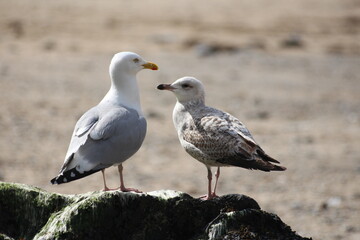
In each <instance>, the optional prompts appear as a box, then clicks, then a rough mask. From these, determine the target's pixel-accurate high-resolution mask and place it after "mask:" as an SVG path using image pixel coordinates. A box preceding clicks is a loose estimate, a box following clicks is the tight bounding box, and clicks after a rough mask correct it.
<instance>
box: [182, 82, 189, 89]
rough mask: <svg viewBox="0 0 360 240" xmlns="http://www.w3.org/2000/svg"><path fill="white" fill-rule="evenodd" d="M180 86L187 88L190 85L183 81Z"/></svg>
mask: <svg viewBox="0 0 360 240" xmlns="http://www.w3.org/2000/svg"><path fill="white" fill-rule="evenodd" d="M181 87H182V88H189V87H190V85H189V84H187V83H184V84H182V85H181Z"/></svg>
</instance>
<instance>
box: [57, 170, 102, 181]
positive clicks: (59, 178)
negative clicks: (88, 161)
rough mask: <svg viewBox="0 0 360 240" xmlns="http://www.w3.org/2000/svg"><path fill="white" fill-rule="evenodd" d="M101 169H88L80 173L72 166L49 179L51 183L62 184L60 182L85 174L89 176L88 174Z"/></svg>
mask: <svg viewBox="0 0 360 240" xmlns="http://www.w3.org/2000/svg"><path fill="white" fill-rule="evenodd" d="M100 170H101V169H96V170H90V171H86V172H83V173H80V172H79V171H77V170H76V168H72V169H70V170H67V171H65V172H62V173H61V174H59V175H58V176H56V177H54V178H53V179H51V180H50V182H51V184H62V183H68V182H71V181H74V180H77V179H80V178H83V177H86V176H89V175H90V174H93V173H96V172H98V171H100Z"/></svg>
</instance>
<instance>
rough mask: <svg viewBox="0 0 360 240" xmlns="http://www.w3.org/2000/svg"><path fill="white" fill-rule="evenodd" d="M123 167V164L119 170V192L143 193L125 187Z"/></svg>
mask: <svg viewBox="0 0 360 240" xmlns="http://www.w3.org/2000/svg"><path fill="white" fill-rule="evenodd" d="M123 169H124V168H123V166H122V164H120V165H119V166H118V170H119V174H120V187H119V190H120V191H122V192H137V193H141V191H139V190H138V189H135V188H126V187H125V185H124V178H123V173H122V171H123Z"/></svg>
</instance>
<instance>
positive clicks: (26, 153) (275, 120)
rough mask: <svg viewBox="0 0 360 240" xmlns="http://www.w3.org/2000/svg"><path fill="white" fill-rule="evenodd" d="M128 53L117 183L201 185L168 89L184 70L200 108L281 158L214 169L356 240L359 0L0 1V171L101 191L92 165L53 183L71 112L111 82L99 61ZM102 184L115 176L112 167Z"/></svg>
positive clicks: (288, 218)
mask: <svg viewBox="0 0 360 240" xmlns="http://www.w3.org/2000/svg"><path fill="white" fill-rule="evenodd" d="M124 50H127V51H135V52H137V53H139V54H141V55H142V56H143V57H144V58H146V59H147V60H149V61H153V62H155V63H157V64H158V65H159V66H160V70H159V71H157V72H153V71H142V72H141V73H139V75H138V79H139V85H140V88H141V98H142V105H143V111H144V112H145V114H146V116H147V120H148V132H147V137H146V140H145V142H144V144H143V146H142V148H141V149H140V150H139V152H138V153H137V154H136V155H135V156H133V157H132V158H131V159H130V160H129V161H127V162H126V163H125V164H124V166H125V180H126V183H127V185H128V186H129V187H137V188H139V189H141V190H143V191H153V190H158V189H175V190H179V191H184V192H187V193H189V194H191V195H193V196H200V195H202V194H204V193H205V192H206V181H207V179H206V169H205V167H204V166H203V165H202V164H201V163H199V162H197V161H196V160H194V159H192V158H191V157H190V156H188V155H187V154H186V153H185V151H183V149H182V148H181V147H180V145H179V142H178V139H177V136H176V133H175V131H174V128H173V124H172V120H171V114H172V108H173V106H174V104H175V98H174V96H173V95H172V94H171V93H169V92H160V91H158V90H156V86H157V85H158V84H160V83H171V82H173V81H174V80H176V79H177V78H180V77H182V76H185V75H192V76H195V77H197V78H198V79H200V80H202V81H203V82H204V84H205V86H206V90H207V103H208V105H211V106H214V107H217V108H220V109H222V110H225V111H228V112H230V113H231V114H233V115H234V116H236V117H238V118H239V119H240V120H241V121H242V122H244V123H245V124H246V125H247V127H248V128H249V129H250V131H251V132H252V134H253V136H254V138H255V139H256V141H257V142H258V143H259V144H260V145H261V146H262V147H263V148H264V150H265V151H266V152H267V153H268V154H270V155H271V156H273V157H274V158H277V159H279V160H280V161H281V163H282V165H284V166H286V167H287V168H288V170H287V171H285V172H275V173H264V172H256V171H248V170H245V169H240V168H223V169H222V172H221V178H220V186H219V194H227V193H242V194H246V195H249V196H251V197H253V198H255V199H256V200H257V201H258V202H259V204H260V205H261V206H262V208H263V209H265V210H267V211H271V212H274V213H276V214H278V215H279V216H280V217H281V218H282V219H283V220H284V221H285V222H286V223H288V224H289V225H290V226H292V228H293V229H294V230H296V231H297V232H298V233H299V234H300V235H303V236H307V237H313V238H314V239H350V240H351V239H360V226H359V222H360V212H359V211H360V189H359V184H360V149H359V146H360V94H359V93H360V77H359V76H360V2H359V1H356V0H353V1H351V0H343V1H337V0H319V1H310V0H305V1H288V0H282V1H280V0H278V1H267V0H254V1H237V0H229V1H205V0H201V1H196V2H194V1H190V0H186V1H176V2H173V1H165V0H156V1H101V2H100V1H70V0H66V1H45V0H43V1H31V2H30V1H20V0H12V1H6V0H0V102H1V104H0V180H2V181H8V182H20V183H26V184H32V185H35V186H38V187H41V188H44V189H46V190H49V191H54V192H59V193H68V194H73V193H84V192H87V191H94V190H99V189H101V188H102V180H101V174H99V173H97V174H94V175H91V176H89V177H87V178H85V179H81V180H78V181H75V182H72V183H69V184H64V185H60V186H51V185H50V184H49V180H50V179H51V178H52V177H54V176H55V175H56V174H57V172H58V170H59V168H60V166H61V164H62V162H63V158H64V155H65V153H66V150H67V146H68V143H69V140H70V136H71V133H72V131H73V127H74V125H75V123H76V121H77V119H78V118H79V117H80V116H81V114H82V113H83V112H84V111H86V110H87V109H89V108H90V107H92V106H94V105H95V104H97V103H98V102H99V101H100V100H101V98H102V97H103V96H104V94H105V93H106V92H107V90H108V88H109V77H108V65H109V61H110V59H111V57H112V55H113V54H114V53H116V52H118V51H124ZM107 178H108V183H109V185H110V186H111V187H117V186H118V174H117V171H116V169H115V168H111V169H109V170H108V171H107Z"/></svg>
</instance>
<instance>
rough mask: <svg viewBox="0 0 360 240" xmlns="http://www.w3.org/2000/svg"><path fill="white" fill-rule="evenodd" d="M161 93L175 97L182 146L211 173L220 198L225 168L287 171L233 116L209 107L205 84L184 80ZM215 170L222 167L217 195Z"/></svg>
mask: <svg viewBox="0 0 360 240" xmlns="http://www.w3.org/2000/svg"><path fill="white" fill-rule="evenodd" d="M158 89H166V90H170V91H172V92H174V93H175V95H176V97H177V100H178V101H177V103H176V105H175V108H174V111H173V121H174V125H175V128H176V130H177V133H178V137H179V140H180V143H181V145H182V146H183V147H184V149H185V150H186V152H187V153H189V154H190V155H191V156H192V157H194V158H195V159H197V160H199V161H200V162H202V163H204V164H205V165H206V167H207V169H208V178H209V193H208V196H207V197H206V198H207V199H209V198H212V197H214V196H216V194H215V190H216V183H217V180H218V177H219V174H220V169H219V168H220V167H222V166H237V167H243V168H247V169H256V170H262V171H266V172H269V171H283V170H285V169H286V168H285V167H282V166H278V165H275V164H273V163H279V161H277V160H275V159H273V158H271V157H270V156H268V155H267V154H266V153H265V152H264V150H262V149H261V147H260V146H259V145H258V144H257V143H256V142H255V140H254V139H253V137H252V136H251V134H250V132H249V130H248V129H247V128H246V127H245V125H244V124H242V123H241V122H240V121H239V120H238V119H237V118H235V117H233V116H232V115H230V114H228V113H226V112H222V111H220V110H217V109H215V108H212V107H208V106H206V105H205V92H204V87H203V85H202V83H201V82H200V81H199V80H197V79H195V78H192V77H184V78H180V79H178V80H177V81H175V82H174V83H172V84H171V85H168V84H162V85H159V86H158ZM211 167H218V170H217V174H216V177H217V178H216V183H215V188H214V192H211V176H212V174H211V169H210V168H211Z"/></svg>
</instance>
